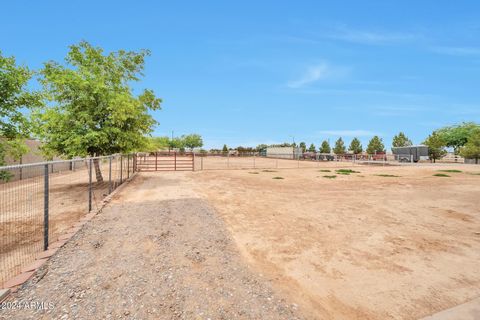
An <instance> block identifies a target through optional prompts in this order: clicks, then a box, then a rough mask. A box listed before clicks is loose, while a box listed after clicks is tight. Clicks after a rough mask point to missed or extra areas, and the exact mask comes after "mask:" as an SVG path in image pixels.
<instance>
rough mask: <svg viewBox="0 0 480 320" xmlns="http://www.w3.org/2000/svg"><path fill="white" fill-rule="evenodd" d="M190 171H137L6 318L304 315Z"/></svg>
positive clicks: (0, 312) (16, 297)
mask: <svg viewBox="0 0 480 320" xmlns="http://www.w3.org/2000/svg"><path fill="white" fill-rule="evenodd" d="M181 180H182V176H180V175H177V176H172V175H169V174H163V173H162V174H155V173H154V174H150V175H145V174H144V175H140V176H137V177H136V179H134V181H133V182H132V183H131V184H130V185H128V186H127V187H126V188H125V189H124V190H122V192H121V193H120V194H119V195H117V196H116V198H115V199H114V200H113V201H112V203H110V204H109V205H108V206H107V207H106V208H105V209H104V210H103V212H102V213H101V214H99V215H98V216H97V217H96V218H95V219H94V220H92V221H91V222H90V223H89V224H87V225H86V226H85V227H84V228H83V229H82V231H80V232H79V233H78V234H77V235H76V236H75V237H74V238H73V239H72V241H70V242H69V243H67V245H66V246H65V247H64V248H62V249H61V250H60V251H59V252H58V253H57V254H56V255H55V256H54V257H53V258H52V259H51V260H50V261H49V262H48V263H47V264H46V265H45V266H44V267H43V269H41V270H40V271H39V273H38V274H39V276H37V277H36V278H34V279H32V280H31V281H30V282H29V283H27V285H26V286H24V287H23V289H21V290H20V291H19V292H17V293H16V294H13V295H12V296H10V297H9V299H8V301H7V302H17V303H18V302H21V303H25V302H36V303H42V302H43V303H46V304H47V305H48V303H51V304H53V306H54V308H51V309H49V308H46V310H34V309H22V310H0V318H1V319H109V318H111V319H118V318H127V319H298V318H300V316H299V312H298V311H297V310H296V305H292V304H289V303H288V302H286V301H285V300H283V299H281V298H280V297H279V296H277V295H276V294H274V293H273V291H272V289H271V287H270V284H269V283H268V281H267V280H266V279H264V278H263V277H262V275H255V274H254V273H253V272H252V271H250V270H249V269H248V267H247V266H246V265H245V263H244V262H243V261H242V258H241V257H240V255H239V253H238V251H237V250H236V247H235V245H234V244H233V242H232V240H231V239H230V237H229V235H228V232H227V231H226V230H225V227H224V225H223V223H222V221H221V220H220V219H219V218H218V217H217V215H216V214H215V212H214V211H213V210H212V209H211V207H209V205H208V204H207V203H206V202H204V201H203V200H201V199H200V198H199V197H198V196H197V195H196V194H195V193H194V192H193V191H191V190H190V189H189V188H182V187H181V184H182V183H181Z"/></svg>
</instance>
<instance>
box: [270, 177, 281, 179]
mask: <svg viewBox="0 0 480 320" xmlns="http://www.w3.org/2000/svg"><path fill="white" fill-rule="evenodd" d="M272 179H284V178H283V177H273V178H272Z"/></svg>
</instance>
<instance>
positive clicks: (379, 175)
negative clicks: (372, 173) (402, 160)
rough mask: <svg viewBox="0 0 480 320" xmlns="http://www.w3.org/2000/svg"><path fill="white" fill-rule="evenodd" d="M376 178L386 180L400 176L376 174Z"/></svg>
mask: <svg viewBox="0 0 480 320" xmlns="http://www.w3.org/2000/svg"><path fill="white" fill-rule="evenodd" d="M376 176H378V177H386V178H394V177H400V176H396V175H394V174H376Z"/></svg>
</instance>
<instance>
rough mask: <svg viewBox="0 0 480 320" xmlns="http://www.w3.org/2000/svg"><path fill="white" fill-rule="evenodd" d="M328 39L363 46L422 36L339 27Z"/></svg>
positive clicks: (409, 39)
mask: <svg viewBox="0 0 480 320" xmlns="http://www.w3.org/2000/svg"><path fill="white" fill-rule="evenodd" d="M326 38H330V39H337V40H343V41H348V42H355V43H361V44H395V43H403V42H410V41H413V40H416V39H418V38H420V35H418V34H413V33H399V32H385V31H366V30H359V29H352V28H350V27H347V26H346V25H341V26H339V27H337V28H336V30H335V31H333V32H331V33H330V34H328V35H326Z"/></svg>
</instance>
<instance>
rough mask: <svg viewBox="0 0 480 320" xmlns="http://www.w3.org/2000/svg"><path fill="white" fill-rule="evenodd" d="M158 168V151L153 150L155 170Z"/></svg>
mask: <svg viewBox="0 0 480 320" xmlns="http://www.w3.org/2000/svg"><path fill="white" fill-rule="evenodd" d="M157 170H158V152H156V151H155V171H157Z"/></svg>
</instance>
